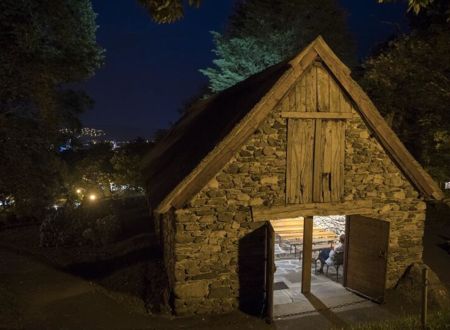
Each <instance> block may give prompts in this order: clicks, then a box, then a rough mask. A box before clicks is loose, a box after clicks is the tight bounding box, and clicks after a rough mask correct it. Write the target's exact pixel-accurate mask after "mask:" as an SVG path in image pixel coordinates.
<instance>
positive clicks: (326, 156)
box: [322, 120, 337, 202]
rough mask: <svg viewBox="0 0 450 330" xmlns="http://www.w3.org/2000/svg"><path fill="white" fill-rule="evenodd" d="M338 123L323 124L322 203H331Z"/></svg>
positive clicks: (326, 122)
mask: <svg viewBox="0 0 450 330" xmlns="http://www.w3.org/2000/svg"><path fill="white" fill-rule="evenodd" d="M336 129H337V128H336V122H335V121H332V120H326V121H323V122H322V139H323V161H322V166H323V167H322V201H323V202H330V201H331V190H332V187H331V177H332V176H333V175H334V173H332V166H333V162H335V161H336V159H335V158H334V157H333V156H334V153H333V147H334V144H335V141H334V138H335V136H334V132H335V131H336Z"/></svg>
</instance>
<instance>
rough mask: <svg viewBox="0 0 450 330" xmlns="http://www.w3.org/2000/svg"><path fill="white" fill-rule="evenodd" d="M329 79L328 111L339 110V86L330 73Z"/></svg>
mask: <svg viewBox="0 0 450 330" xmlns="http://www.w3.org/2000/svg"><path fill="white" fill-rule="evenodd" d="M328 79H329V80H330V112H341V102H340V101H341V100H340V99H341V94H342V92H341V88H340V87H339V85H338V84H337V82H336V81H335V80H334V78H333V77H332V76H331V75H328Z"/></svg>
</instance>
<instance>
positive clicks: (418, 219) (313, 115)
mask: <svg viewBox="0 0 450 330" xmlns="http://www.w3.org/2000/svg"><path fill="white" fill-rule="evenodd" d="M145 164H146V165H145V167H144V168H145V175H146V177H147V192H148V198H149V203H150V206H151V211H152V213H153V214H154V219H155V226H156V228H157V231H158V232H159V233H160V238H161V244H162V245H163V248H164V262H165V266H166V270H167V275H168V280H169V291H170V304H171V305H172V308H173V310H174V312H175V313H176V314H179V315H183V314H194V313H218V312H227V311H230V310H233V309H236V308H240V309H242V310H244V311H247V312H249V313H254V314H264V313H266V314H269V315H270V313H271V310H270V309H271V299H272V293H271V290H272V289H271V288H272V283H271V278H272V276H273V266H272V265H273V233H272V231H271V228H270V223H269V220H272V221H273V220H277V219H283V218H292V217H300V216H301V217H304V219H305V220H304V221H305V229H304V235H305V236H304V240H303V241H304V243H303V244H304V246H303V251H304V252H305V251H308V249H310V248H311V247H310V246H308V238H310V237H308V235H310V229H309V228H310V226H309V225H308V223H309V222H310V221H311V217H312V216H315V215H346V216H347V219H348V220H349V221H348V224H347V231H348V235H347V251H348V252H347V253H346V256H345V267H344V269H345V280H344V285H345V286H347V287H349V288H351V289H354V290H356V291H359V292H361V293H363V294H365V295H367V296H370V297H373V298H374V299H377V300H382V298H383V294H384V289H385V288H390V287H392V286H393V285H395V283H396V282H397V281H398V279H399V278H400V277H401V275H402V274H403V272H404V271H405V269H406V268H407V266H408V265H410V264H411V263H413V262H417V261H421V260H422V251H423V247H422V236H423V231H424V221H425V209H426V204H425V202H424V201H425V200H427V199H442V196H443V195H442V192H441V191H440V189H439V187H438V186H437V185H436V184H435V183H434V182H433V180H432V179H431V178H430V176H429V175H428V174H427V173H426V172H425V171H424V169H423V168H422V167H421V166H420V165H419V163H418V162H417V161H416V160H414V158H413V157H412V156H411V154H410V153H409V152H408V151H407V150H406V148H405V147H404V146H403V144H402V143H401V142H400V140H399V139H398V137H397V136H396V135H395V134H394V132H393V131H392V130H391V129H390V127H389V126H388V125H387V124H386V122H385V121H384V120H383V118H382V116H381V115H380V114H379V112H378V111H377V110H376V108H375V106H374V105H373V104H372V102H371V101H370V100H369V98H368V97H367V95H366V94H365V93H364V92H363V91H362V90H361V88H360V87H359V86H358V85H357V83H356V82H355V81H354V80H353V79H352V78H351V77H350V70H349V69H348V68H347V67H346V66H345V65H344V64H343V63H342V62H341V61H340V60H339V59H338V58H337V57H336V55H335V54H334V53H333V52H332V51H331V49H330V48H329V47H328V46H327V45H326V43H325V42H324V40H323V39H322V38H321V37H319V38H317V39H316V40H315V41H314V42H312V43H311V44H310V45H309V46H308V47H307V48H306V49H305V50H303V51H302V52H301V53H300V54H299V55H297V56H296V57H295V58H293V59H292V60H290V61H286V62H282V63H279V64H277V65H275V66H272V67H270V68H268V69H266V70H264V71H263V72H260V73H258V74H256V75H254V76H252V77H250V78H248V79H247V80H245V81H243V82H241V83H239V84H237V85H236V86H234V87H231V88H229V89H227V90H225V91H223V92H221V93H219V94H217V95H215V96H213V97H211V98H209V99H207V100H205V101H202V102H201V103H198V104H196V105H195V106H194V107H193V108H192V109H191V110H190V111H189V112H188V113H186V114H185V115H184V116H183V117H182V118H181V119H180V120H179V121H178V122H177V123H176V124H175V125H174V127H173V128H172V130H171V131H170V132H169V133H168V135H167V136H166V137H165V138H164V139H163V140H162V141H161V142H160V143H159V144H158V145H157V146H155V148H154V149H153V150H152V152H151V153H150V154H149V155H148V157H147V160H146V163H145ZM370 247H372V248H370ZM374 249H375V250H374ZM303 267H304V269H305V273H304V276H303V277H304V278H303V279H302V290H303V292H308V290H309V283H308V282H307V281H308V275H307V272H308V271H310V269H311V257H310V255H309V259H308V256H307V255H304V258H303Z"/></svg>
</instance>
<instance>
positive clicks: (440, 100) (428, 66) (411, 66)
mask: <svg viewBox="0 0 450 330" xmlns="http://www.w3.org/2000/svg"><path fill="white" fill-rule="evenodd" d="M449 40H450V29H449V28H448V27H440V28H437V27H435V26H433V27H431V28H429V29H427V30H426V31H417V30H416V31H415V32H413V33H412V34H411V35H408V36H402V37H400V38H398V39H397V40H395V41H392V42H390V43H389V45H388V46H387V47H386V49H384V51H382V52H381V53H380V54H379V55H378V56H375V57H373V58H371V59H369V60H368V61H367V62H366V63H365V65H364V69H365V73H364V77H363V78H362V80H361V84H362V86H363V87H364V88H365V90H366V91H368V93H369V94H370V96H371V97H372V99H373V101H374V102H375V104H376V105H377V106H378V108H379V110H380V112H381V113H382V114H383V115H384V116H385V118H387V119H388V122H389V123H390V124H391V125H392V128H393V129H394V131H395V132H396V133H397V134H398V136H399V137H400V139H401V140H402V142H403V143H405V145H406V146H407V148H408V149H409V150H410V151H411V153H412V154H413V155H414V156H415V157H416V159H418V160H419V162H420V163H422V164H423V165H425V166H426V167H427V168H428V169H429V170H430V171H431V174H432V175H433V176H434V177H435V178H437V179H439V180H443V179H445V178H447V179H448V178H449V177H450V112H449V111H448V104H450V61H449V55H448V54H449V53H450V43H449V42H448V41H449Z"/></svg>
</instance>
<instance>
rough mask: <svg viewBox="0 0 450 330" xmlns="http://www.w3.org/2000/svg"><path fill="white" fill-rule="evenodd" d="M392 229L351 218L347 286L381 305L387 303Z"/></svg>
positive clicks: (346, 255) (347, 229)
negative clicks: (389, 247)
mask: <svg viewBox="0 0 450 330" xmlns="http://www.w3.org/2000/svg"><path fill="white" fill-rule="evenodd" d="M389 226H390V223H389V222H387V221H383V220H379V219H373V218H368V217H363V216H360V215H354V216H349V217H347V223H346V241H347V242H346V254H345V277H344V286H345V287H347V288H348V289H350V290H352V291H355V292H356V293H359V294H361V295H363V296H365V297H367V298H369V299H371V300H374V301H377V302H383V300H384V292H385V287H386V270H387V255H388V246H389Z"/></svg>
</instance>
